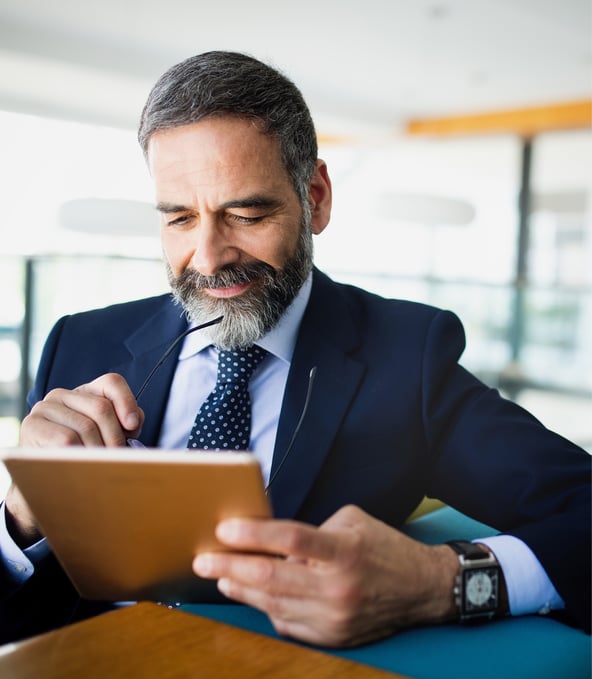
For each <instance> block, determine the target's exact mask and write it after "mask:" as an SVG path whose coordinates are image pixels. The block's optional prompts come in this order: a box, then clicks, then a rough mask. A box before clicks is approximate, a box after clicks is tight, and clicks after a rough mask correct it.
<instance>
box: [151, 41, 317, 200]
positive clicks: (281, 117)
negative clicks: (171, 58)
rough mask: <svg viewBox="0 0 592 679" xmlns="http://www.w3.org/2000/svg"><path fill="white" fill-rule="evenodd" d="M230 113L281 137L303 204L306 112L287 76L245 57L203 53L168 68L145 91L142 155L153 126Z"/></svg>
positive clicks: (309, 130) (307, 161)
mask: <svg viewBox="0 0 592 679" xmlns="http://www.w3.org/2000/svg"><path fill="white" fill-rule="evenodd" d="M229 115H234V116H237V117H240V118H244V119H251V120H253V121H255V122H256V123H258V124H259V125H260V126H261V128H260V129H261V131H262V132H263V133H264V134H267V135H270V136H275V137H276V138H277V139H278V140H279V143H280V150H281V155H282V161H283V163H284V167H285V168H286V171H287V173H288V176H289V177H290V180H291V182H292V185H293V186H294V190H295V191H296V194H297V196H298V198H299V200H300V202H301V204H302V205H303V206H305V205H307V204H308V189H309V185H310V181H311V179H312V176H313V173H314V169H315V162H316V159H317V152H318V149H317V139H316V133H315V129H314V124H313V121H312V117H311V115H310V111H309V110H308V107H307V105H306V103H305V101H304V99H303V97H302V94H301V92H300V90H299V89H298V88H297V87H296V85H294V83H293V82H292V81H291V80H289V79H288V78H287V77H286V76H285V75H283V74H282V73H280V72H279V71H277V70H275V69H273V68H271V67H270V66H267V65H266V64H263V63H262V62H260V61H258V60H257V59H254V58H253V57H250V56H248V55H245V54H240V53H238V52H220V51H216V52H205V53H204V54H198V55H197V56H194V57H190V58H189V59H186V60H185V61H182V62H181V63H179V64H177V65H175V66H173V67H172V68H170V69H169V70H168V71H167V72H166V73H164V74H163V75H162V76H161V77H160V78H159V79H158V81H157V82H156V84H155V85H154V87H153V88H152V91H151V92H150V94H149V95H148V99H147V101H146V104H145V106H144V110H143V111H142V116H141V118H140V126H139V129H138V141H139V142H140V146H141V147H142V149H143V151H144V154H145V155H146V154H147V147H148V141H149V139H150V136H151V135H152V134H154V132H156V131H157V130H165V129H169V128H172V127H178V126H180V125H189V124H191V123H196V122H199V121H200V120H203V119H205V118H208V117H213V116H229Z"/></svg>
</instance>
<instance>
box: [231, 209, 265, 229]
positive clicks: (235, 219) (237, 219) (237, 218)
mask: <svg viewBox="0 0 592 679" xmlns="http://www.w3.org/2000/svg"><path fill="white" fill-rule="evenodd" d="M264 218H265V217H264V215H257V216H255V217H247V216H246V215H237V214H235V213H234V212H229V213H228V214H227V220H228V221H229V222H232V223H234V224H240V225H243V226H249V225H251V224H256V223H257V222H260V221H261V220H262V219H264Z"/></svg>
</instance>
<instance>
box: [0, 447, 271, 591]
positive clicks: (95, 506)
mask: <svg viewBox="0 0 592 679" xmlns="http://www.w3.org/2000/svg"><path fill="white" fill-rule="evenodd" d="M0 459H1V460H2V461H3V462H4V464H5V466H6V468H7V470H8V472H9V474H10V475H11V477H12V479H13V481H14V482H15V483H16V485H17V486H18V487H19V489H20V491H21V493H22V494H23V496H24V498H25V500H26V501H27V502H28V504H29V507H30V508H31V511H32V512H33V514H34V515H35V517H36V518H37V520H38V522H39V525H40V527H41V530H42V532H43V533H44V535H45V536H46V537H47V540H48V542H49V544H50V546H51V548H52V549H53V551H54V553H55V556H56V557H57V559H58V560H59V561H60V563H61V565H62V566H63V568H64V570H65V571H66V573H67V574H68V576H69V578H70V579H71V581H72V583H73V584H74V586H75V587H76V589H77V590H78V592H79V594H80V595H81V596H82V597H84V598H87V599H102V600H109V601H140V600H152V601H160V602H165V603H176V602H189V601H200V600H204V594H205V593H206V592H210V593H211V592H212V591H213V590H215V587H213V586H212V583H211V582H210V581H205V580H202V579H200V578H198V577H197V576H196V575H194V573H193V571H192V570H191V563H192V560H193V558H194V556H195V555H196V554H197V553H198V552H203V551H206V550H222V549H224V547H223V546H222V545H221V544H220V543H218V541H217V540H216V537H215V535H214V529H215V526H216V524H217V523H218V522H219V521H220V520H222V519H224V518H230V517H254V518H257V517H261V518H262V517H269V516H270V515H271V509H270V505H269V502H268V500H267V497H266V495H265V489H264V484H263V478H262V475H261V468H260V466H259V463H258V462H257V460H256V458H255V457H253V455H251V454H250V453H245V452H237V453H234V452H232V453H227V452H200V451H191V452H180V451H166V450H161V449H159V450H156V449H149V448H141V449H137V450H136V449H133V450H132V449H130V448H124V449H122V448H118V449H114V448H110V449H107V448H59V449H57V448H54V449H52V448H43V449H41V448H35V449H25V448H18V449H10V450H4V451H2V454H1V455H0ZM205 599H206V600H207V599H208V596H205Z"/></svg>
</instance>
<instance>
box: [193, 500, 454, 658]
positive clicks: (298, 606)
mask: <svg viewBox="0 0 592 679" xmlns="http://www.w3.org/2000/svg"><path fill="white" fill-rule="evenodd" d="M217 537H218V539H219V540H220V541H221V542H222V543H223V544H225V545H226V546H228V547H229V548H231V549H232V550H233V551H232V552H216V553H207V554H201V555H198V556H197V557H196V559H195V560H194V564H193V568H194V571H195V573H196V574H197V575H199V576H201V577H206V578H217V579H218V588H219V589H220V591H221V592H222V593H223V594H225V595H226V596H228V597H231V598H233V599H236V600H237V601H241V602H243V603H245V604H248V605H251V606H254V607H256V608H259V609H260V610H262V611H264V612H265V613H267V614H268V615H269V617H270V619H271V622H272V623H273V625H274V627H275V629H276V630H277V632H278V633H280V634H284V635H287V636H291V637H295V638H297V639H300V640H302V641H306V642H309V643H314V644H319V645H324V646H334V647H339V646H352V645H356V644H361V643H364V642H367V641H370V640H372V639H376V638H379V637H383V636H386V635H388V634H391V633H393V632H394V631H396V630H397V629H400V628H402V627H408V626H411V625H416V624H421V623H427V622H440V621H443V620H447V619H451V618H453V617H454V616H455V606H454V602H453V593H452V592H453V585H454V576H455V575H456V573H457V570H458V558H457V557H456V555H455V554H454V552H453V551H452V550H451V549H450V547H448V546H446V545H439V546H435V547H431V546H427V545H424V544H422V543H419V542H417V541H415V540H412V539H411V538H408V537H407V536H405V535H404V534H403V533H401V532H399V531H397V530H395V529H394V528H391V527H390V526H387V525H386V524H384V523H382V522H381V521H378V520H376V519H374V518H372V517H370V516H369V515H368V514H365V513H364V512H363V511H361V510H360V509H358V508H357V507H353V506H348V507H344V508H343V509H341V510H339V511H338V512H337V513H336V514H334V515H333V516H332V517H331V518H329V519H328V520H327V521H326V522H325V523H324V524H323V525H322V526H320V527H319V528H315V527H313V526H308V525H305V524H302V523H297V522H293V521H279V520H273V519H271V520H246V519H232V520H228V521H224V522H222V523H220V524H219V526H218V528H217Z"/></svg>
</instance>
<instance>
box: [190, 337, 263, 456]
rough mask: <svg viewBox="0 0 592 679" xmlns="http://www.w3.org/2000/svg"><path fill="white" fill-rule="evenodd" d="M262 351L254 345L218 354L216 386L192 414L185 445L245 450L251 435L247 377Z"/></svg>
mask: <svg viewBox="0 0 592 679" xmlns="http://www.w3.org/2000/svg"><path fill="white" fill-rule="evenodd" d="M266 353H267V352H266V351H265V349H261V348H260V347H257V346H252V347H249V348H248V349H244V350H239V351H220V352H219V353H218V375H217V377H216V385H215V387H214V389H213V391H212V392H211V393H210V395H209V396H208V398H207V399H206V400H205V401H204V403H203V404H202V406H201V408H200V409H199V412H198V413H197V415H196V417H195V422H194V423H193V428H192V429H191V434H190V435H189V440H188V442H187V447H188V448H200V449H203V450H247V449H248V447H249V441H250V437H251V399H250V397H249V380H250V379H251V375H252V374H253V371H254V370H255V368H256V367H257V366H258V365H259V363H260V362H261V361H262V360H263V358H264V357H265V355H266Z"/></svg>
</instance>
